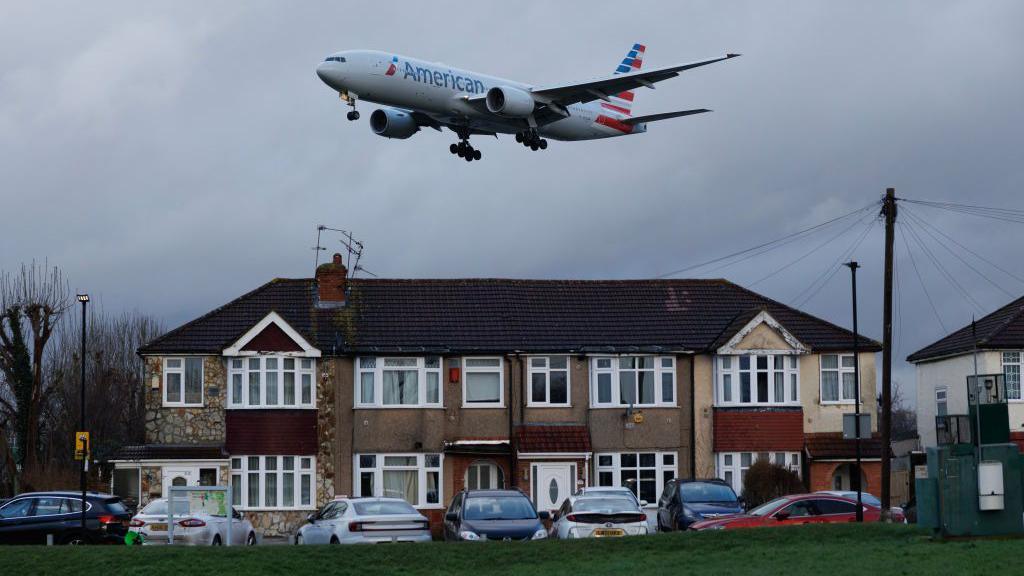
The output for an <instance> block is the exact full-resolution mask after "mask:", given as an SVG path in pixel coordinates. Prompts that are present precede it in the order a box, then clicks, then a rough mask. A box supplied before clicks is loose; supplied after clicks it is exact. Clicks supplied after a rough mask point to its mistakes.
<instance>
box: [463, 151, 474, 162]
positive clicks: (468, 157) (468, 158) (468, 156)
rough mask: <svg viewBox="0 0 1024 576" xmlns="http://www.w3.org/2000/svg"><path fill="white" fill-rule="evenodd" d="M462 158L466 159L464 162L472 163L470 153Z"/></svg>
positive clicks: (471, 154)
mask: <svg viewBox="0 0 1024 576" xmlns="http://www.w3.org/2000/svg"><path fill="white" fill-rule="evenodd" d="M463 158H465V159H466V162H472V161H473V153H472V152H467V153H466V155H465V156H463Z"/></svg>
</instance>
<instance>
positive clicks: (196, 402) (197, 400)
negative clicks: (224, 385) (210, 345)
mask: <svg viewBox="0 0 1024 576" xmlns="http://www.w3.org/2000/svg"><path fill="white" fill-rule="evenodd" d="M202 405H203V359H202V358H201V357H195V356H191V357H186V358H165V359H164V406H202Z"/></svg>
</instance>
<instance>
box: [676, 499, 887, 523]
mask: <svg viewBox="0 0 1024 576" xmlns="http://www.w3.org/2000/svg"><path fill="white" fill-rule="evenodd" d="M879 516H880V513H879V510H878V508H875V507H874V506H869V505H867V504H864V521H865V522H877V521H878V518H879ZM856 518H857V502H855V501H853V500H850V499H849V498H843V497H842V496H832V495H830V494H794V495H791V496H783V497H781V498H776V499H775V500H772V501H770V502H766V503H764V504H762V505H760V506H758V507H757V508H754V509H753V510H751V511H749V512H747V513H746V514H742V515H738V516H731V517H726V518H716V519H710V520H701V521H699V522H694V523H693V524H690V530H723V529H726V528H728V529H730V530H731V529H734V528H759V527H766V526H790V525H794V524H827V523H833V522H854V521H855V520H856Z"/></svg>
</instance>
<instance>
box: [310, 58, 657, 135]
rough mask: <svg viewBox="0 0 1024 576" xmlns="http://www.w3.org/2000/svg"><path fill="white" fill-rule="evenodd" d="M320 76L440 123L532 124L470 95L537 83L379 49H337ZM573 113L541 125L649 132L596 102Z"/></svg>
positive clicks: (574, 130) (544, 128)
mask: <svg viewBox="0 0 1024 576" xmlns="http://www.w3.org/2000/svg"><path fill="white" fill-rule="evenodd" d="M317 75H318V76H320V78H321V79H322V80H323V81H324V82H325V83H326V84H327V85H329V86H330V87H331V88H333V89H335V90H337V91H338V92H339V93H342V94H347V95H348V96H350V97H353V98H357V99H359V100H366V101H369V102H375V103H378V104H383V105H385V106H393V107H396V108H402V109H406V110H412V111H416V112H422V113H424V114H426V115H428V116H430V117H431V118H433V119H435V120H437V121H438V122H440V123H442V124H447V125H451V126H466V127H468V128H471V129H475V130H481V131H485V132H495V133H505V134H514V133H516V132H520V131H522V130H524V129H525V128H526V127H528V124H527V120H526V119H524V118H505V117H502V116H499V115H496V114H493V113H490V112H488V111H487V110H486V109H481V107H480V104H482V103H481V102H477V103H476V105H474V104H473V103H471V102H469V101H468V100H467V96H468V97H474V96H479V97H483V96H484V95H485V94H486V93H487V91H488V90H489V89H491V88H494V87H497V86H507V87H511V88H518V89H521V90H524V91H530V90H532V89H533V88H534V87H533V86H531V85H529V84H524V83H522V82H516V81H514V80H506V79H504V78H497V77H494V76H488V75H485V74H478V73H476V72H470V71H468V70H461V69H459V68H453V67H451V66H448V65H446V64H442V63H440V62H425V61H423V60H417V59H415V58H408V57H406V56H401V55H395V54H388V53H385V52H378V51H375V50H350V51H344V52H337V53H335V54H333V55H331V57H330V58H329V59H328V60H326V61H324V62H322V63H321V64H320V65H319V66H318V67H317ZM567 109H568V111H569V116H568V117H567V118H563V119H561V120H557V121H555V122H551V123H549V124H544V125H541V126H539V127H538V128H537V131H538V132H539V133H540V135H542V136H544V137H547V138H551V139H554V140H591V139H595V138H608V137H611V136H623V135H626V134H636V133H641V132H645V131H646V129H647V127H646V125H645V124H643V123H640V124H636V125H628V124H624V123H622V122H620V120H621V118H622V116H621V115H618V114H616V113H614V112H612V111H609V110H606V109H604V108H603V107H602V106H601V101H599V100H596V101H593V102H588V103H585V104H573V105H570V106H568V107H567Z"/></svg>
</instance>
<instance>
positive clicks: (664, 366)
mask: <svg viewBox="0 0 1024 576" xmlns="http://www.w3.org/2000/svg"><path fill="white" fill-rule="evenodd" d="M624 358H636V359H640V358H652V359H653V360H654V368H653V371H654V398H655V400H654V402H653V403H645V404H641V403H640V402H639V401H637V402H635V403H634V404H633V406H634V407H636V408H654V407H663V408H675V407H676V406H677V402H678V396H679V382H678V380H679V378H678V377H677V375H676V359H675V357H674V356H655V355H651V354H624V355H621V356H594V357H593V358H591V360H590V407H591V408H624V407H627V406H629V404H628V403H625V404H624V403H622V402H621V389H622V388H621V386H620V385H619V377H620V374H621V373H622V372H639V371H648V370H649V369H646V368H620V360H622V359H624ZM604 361H610V364H609V366H602V362H604ZM601 374H610V375H611V387H612V389H611V394H612V396H611V402H600V396H599V395H598V386H599V385H600V383H599V380H600V375H601ZM663 375H671V379H672V400H671V401H670V402H666V401H665V398H664V393H663V390H664V387H663V383H662V378H663ZM639 386H640V382H639V379H637V387H638V388H637V390H636V392H637V400H639Z"/></svg>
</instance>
